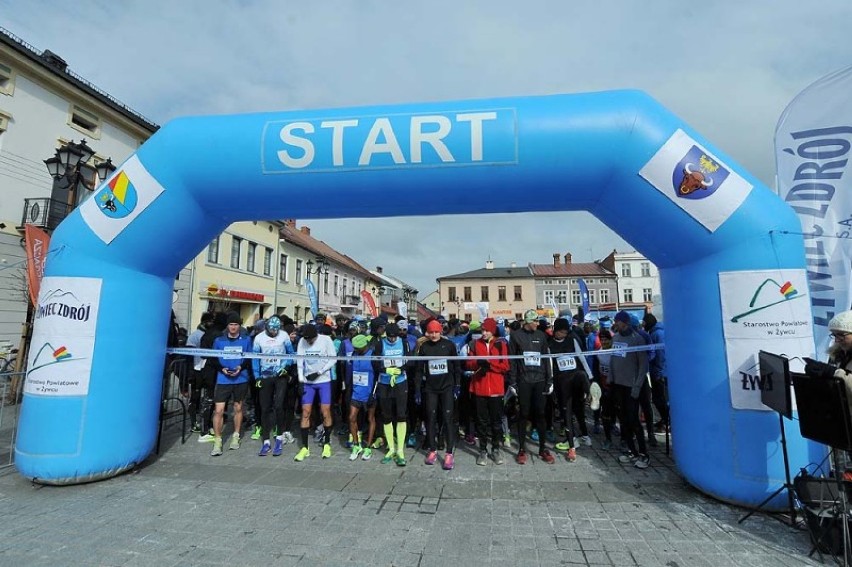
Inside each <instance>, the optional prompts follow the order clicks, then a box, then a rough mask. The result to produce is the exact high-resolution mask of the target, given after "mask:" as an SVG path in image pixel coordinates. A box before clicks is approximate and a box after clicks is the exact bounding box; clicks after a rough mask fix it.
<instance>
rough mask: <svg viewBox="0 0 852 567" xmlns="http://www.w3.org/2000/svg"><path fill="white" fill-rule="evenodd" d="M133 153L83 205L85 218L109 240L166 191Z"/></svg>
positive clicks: (102, 238)
mask: <svg viewBox="0 0 852 567" xmlns="http://www.w3.org/2000/svg"><path fill="white" fill-rule="evenodd" d="M164 190H165V189H163V186H162V185H160V183H159V182H158V181H157V180H156V179H154V177H153V176H152V175H151V174H150V173H148V170H147V169H145V166H143V165H142V162H141V161H139V158H138V157H136V155H135V154H134V155H133V156H131V157H130V159H128V160H127V161H126V162H124V164H123V165H122V166H121V167H120V168H119V169H118V170H117V171H116V172H115V173H114V174H113V175H112V177H110V178H109V179H108V180H107V182H106V183H104V184H103V185H101V186H100V188H99V189H98V190H97V191H96V192H95V194H94V195H92V196H91V197H90V198H89V199H86V200H85V201H84V202H83V204H82V205H80V214H81V215H82V216H83V220H84V221H86V224H88V225H89V228H91V229H92V232H94V233H95V234H97V235H98V236H99V237H100V239H101V240H103V241H104V242H106V243H107V244H109V243H110V242H112V241H113V239H114V238H115V237H116V236H118V235H119V234H120V233H121V231H123V230H124V229H125V228H127V227H128V225H130V223H131V222H133V219H135V218H136V217H138V216H139V215H140V214H141V213H142V211H144V210H145V209H147V208H148V206H149V205H150V204H151V203H153V202H154V199H156V198H157V197H159V196H160V194H161V193H162V192H163V191H164Z"/></svg>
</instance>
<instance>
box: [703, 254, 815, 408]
mask: <svg viewBox="0 0 852 567" xmlns="http://www.w3.org/2000/svg"><path fill="white" fill-rule="evenodd" d="M719 288H720V293H721V298H722V323H723V330H724V335H725V352H726V354H727V359H728V360H727V362H728V377H729V381H730V388H731V404H732V405H733V407H734V408H735V409H750V410H764V411H769V408H767V407H766V406H765V405H763V404H762V403H761V401H760V393H761V390H763V389H766V388H777V387H779V385H778V384H774V383H768V382H767V383H764V381H762V380H761V378H760V369H759V368H758V364H757V359H758V352H759V351H761V350H765V351H766V352H771V353H773V354H779V355H784V356H786V357H787V358H789V359H791V362H790V366H791V369H793V370H796V369H797V368H799V369H800V368H801V367H802V365H803V363H802V361H801V358H802V357H805V356H808V357H812V356H813V351H814V335H813V323H812V321H811V311H810V301H809V299H808V280H807V273H806V272H805V270H758V271H747V272H722V273H720V274H719ZM793 359H795V360H793ZM794 408H795V405H794Z"/></svg>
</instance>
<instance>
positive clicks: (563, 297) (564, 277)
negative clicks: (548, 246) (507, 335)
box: [529, 253, 618, 318]
mask: <svg viewBox="0 0 852 567" xmlns="http://www.w3.org/2000/svg"><path fill="white" fill-rule="evenodd" d="M529 268H530V271H531V272H532V274H533V277H534V278H535V301H536V308H537V309H538V311H539V313H540V314H541V315H543V316H546V317H551V318H555V317H559V316H565V315H567V316H571V315H574V314H576V313H577V312H578V309H579V308H580V307H581V306H582V304H583V301H582V294H581V290H580V280H583V281H584V282H585V283H586V288H587V289H588V290H589V313H592V314H594V313H595V311H596V310H598V309H599V308H600V306H601V305H607V304H609V303H610V302H612V301H614V300H615V298H616V296H617V290H618V282H617V276H616V274H615V273H614V272H612V271H611V270H608V269H607V268H606V267H604V266H603V265H602V264H601V263H599V262H588V263H574V262H573V261H572V258H571V254H565V255H564V261H563V257H562V256H561V255H560V254H558V253H554V254H553V262H552V263H551V264H530V265H529ZM589 313H586V314H587V315H588V314H589Z"/></svg>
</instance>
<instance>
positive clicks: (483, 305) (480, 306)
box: [476, 301, 488, 321]
mask: <svg viewBox="0 0 852 567" xmlns="http://www.w3.org/2000/svg"><path fill="white" fill-rule="evenodd" d="M476 309H477V311H479V320H480V321H484V320H485V319H487V318H488V302H487V301H480V302H479V303H477V304H476Z"/></svg>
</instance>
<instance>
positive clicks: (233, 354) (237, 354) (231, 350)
mask: <svg viewBox="0 0 852 567" xmlns="http://www.w3.org/2000/svg"><path fill="white" fill-rule="evenodd" d="M222 350H223V351H224V353H225V354H223V355H222V358H224V359H225V360H236V359H238V358H243V347H238V346H226V347H225V348H224V349H222Z"/></svg>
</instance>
